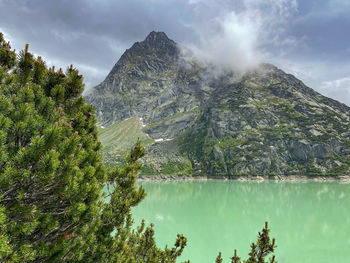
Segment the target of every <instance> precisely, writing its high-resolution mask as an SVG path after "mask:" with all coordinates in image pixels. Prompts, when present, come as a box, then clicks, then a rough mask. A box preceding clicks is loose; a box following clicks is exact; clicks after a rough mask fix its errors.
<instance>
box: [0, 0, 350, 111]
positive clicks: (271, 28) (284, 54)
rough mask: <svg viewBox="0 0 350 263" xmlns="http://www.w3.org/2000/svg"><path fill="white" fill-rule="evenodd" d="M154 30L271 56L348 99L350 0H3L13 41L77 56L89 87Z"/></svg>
mask: <svg viewBox="0 0 350 263" xmlns="http://www.w3.org/2000/svg"><path fill="white" fill-rule="evenodd" d="M152 30H155V31H164V32H166V33H167V35H168V36H169V37H170V38H171V39H173V40H175V41H176V42H178V43H180V44H181V45H182V46H183V47H186V48H188V49H189V50H191V51H193V52H192V53H193V54H195V55H196V56H197V57H198V58H201V59H203V60H207V61H210V62H212V63H216V64H217V65H219V66H221V67H224V68H236V69H241V70H245V69H247V68H249V67H251V66H253V65H254V64H257V63H260V62H269V63H273V64H275V65H277V66H278V67H280V68H282V69H283V70H285V71H287V72H289V73H292V74H294V75H296V76H297V77H298V78H300V79H301V80H303V81H304V82H305V83H306V84H307V85H309V86H310V87H312V88H314V89H315V90H317V91H319V92H321V93H322V94H324V95H326V96H329V97H332V98H335V99H337V100H340V101H342V102H344V103H346V104H348V105H350V1H349V0H74V1H70V0H50V1H48V0H0V32H3V33H5V36H6V38H7V39H8V40H10V41H11V43H12V47H14V48H16V49H17V50H20V49H22V48H23V47H24V45H25V43H29V44H30V49H31V51H32V52H33V53H34V54H37V55H41V56H43V57H44V58H45V60H46V61H47V63H48V65H53V64H54V65H56V66H58V67H62V68H66V67H67V66H68V65H70V64H74V65H75V66H76V67H78V68H79V69H80V71H81V72H82V73H83V74H84V77H85V83H86V87H87V88H91V87H93V86H94V85H96V84H98V83H100V82H101V81H102V80H103V79H104V78H105V77H106V75H107V74H108V72H109V71H110V70H111V68H112V67H113V65H114V64H115V63H116V62H117V60H118V59H119V57H120V56H121V54H122V53H123V52H124V51H125V49H127V48H129V47H130V46H131V45H132V44H133V43H134V42H136V41H141V40H143V39H144V38H145V37H146V36H147V35H148V33H149V32H150V31H152Z"/></svg>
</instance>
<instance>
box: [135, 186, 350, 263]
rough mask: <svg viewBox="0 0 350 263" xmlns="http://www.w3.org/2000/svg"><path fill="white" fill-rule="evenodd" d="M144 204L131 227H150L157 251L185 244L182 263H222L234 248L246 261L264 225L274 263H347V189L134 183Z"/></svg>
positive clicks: (349, 258) (349, 213)
mask: <svg viewBox="0 0 350 263" xmlns="http://www.w3.org/2000/svg"><path fill="white" fill-rule="evenodd" d="M138 184H142V185H143V187H144V188H145V190H146V192H147V196H146V198H145V200H143V201H142V202H141V204H139V206H137V207H136V208H134V209H133V215H134V219H135V223H136V224H137V225H139V223H140V222H141V219H142V218H143V219H145V221H146V223H154V225H155V226H154V228H155V237H156V241H157V244H158V246H159V247H161V248H164V246H165V245H166V244H168V246H171V247H172V246H173V243H174V241H175V238H176V234H177V233H181V234H184V235H185V236H186V237H187V239H188V246H187V247H186V249H185V251H184V253H183V256H182V257H181V258H180V260H179V262H180V261H182V260H186V259H189V260H191V262H192V263H206V262H213V263H214V262H215V258H216V256H217V255H218V252H219V251H221V252H222V256H223V258H224V262H230V260H229V257H231V256H232V255H233V250H234V249H235V248H236V249H237V251H238V255H239V256H241V257H242V258H243V259H246V258H247V255H248V252H249V246H250V244H251V243H252V242H256V237H257V233H258V232H259V231H261V229H262V228H263V226H264V222H265V221H268V222H269V227H270V229H271V232H270V234H271V237H275V238H276V244H277V249H276V259H277V261H278V262H279V263H292V262H293V263H295V262H298V263H309V262H312V263H323V262H325V263H326V262H327V263H329V262H337V263H343V262H344V263H345V262H347V263H348V262H350V184H347V183H343V182H331V181H329V182H314V181H300V182H281V181H262V182H258V181H248V182H247V181H230V180H228V181H223V180H209V181H172V182H141V183H138Z"/></svg>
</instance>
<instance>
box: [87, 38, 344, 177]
mask: <svg viewBox="0 0 350 263" xmlns="http://www.w3.org/2000/svg"><path fill="white" fill-rule="evenodd" d="M87 101H88V102H89V103H93V104H94V106H95V108H96V111H97V117H98V118H99V124H100V125H104V126H109V125H111V124H113V123H116V122H120V121H123V120H125V119H127V118H130V117H138V118H141V119H142V122H143V124H144V125H143V126H144V127H143V132H144V133H146V134H148V136H149V137H150V138H151V139H154V143H153V144H151V145H149V146H148V147H147V150H148V152H149V154H148V155H147V157H146V158H145V159H144V164H145V166H146V168H145V169H146V170H147V171H148V172H149V173H150V174H162V173H163V174H181V173H190V172H191V173H192V172H194V173H198V174H207V175H283V174H288V175H289V174H304V175H306V174H308V175H334V174H344V173H347V172H348V171H349V167H350V156H349V154H350V135H349V134H350V133H349V130H350V129H349V128H350V121H349V120H350V108H349V107H347V106H346V105H344V104H341V103H339V102H337V101H335V100H332V99H329V98H326V97H324V96H322V95H321V94H319V93H317V92H316V91H314V90H312V89H310V88H308V87H307V86H305V85H304V84H303V83H302V82H301V81H300V80H298V79H296V78H295V77H294V76H292V75H290V74H286V73H285V72H283V71H282V70H280V69H278V68H276V67H274V66H272V65H269V64H263V65H261V66H260V67H259V68H258V69H256V70H252V71H250V72H248V73H246V74H245V75H244V76H236V74H235V73H234V72H226V73H222V74H215V75H214V74H212V68H211V67H209V66H207V67H205V66H200V65H198V64H197V63H196V62H194V61H193V62H188V61H187V62H185V61H184V60H183V59H182V58H181V56H180V52H179V50H178V47H177V45H176V43H175V42H174V41H172V40H170V39H169V38H168V37H167V36H166V35H165V33H160V32H158V33H157V32H152V33H150V34H149V35H148V37H147V38H146V39H145V40H144V41H142V42H137V43H135V44H134V45H133V46H132V47H131V48H130V49H128V50H127V51H126V52H125V53H124V54H123V55H122V57H121V58H120V60H119V61H118V62H117V64H116V65H115V66H114V67H113V69H112V70H111V72H110V73H109V74H108V76H107V77H106V79H105V80H104V81H103V82H102V83H101V84H100V85H98V86H97V87H95V88H94V90H93V92H92V93H90V94H89V95H88V96H87Z"/></svg>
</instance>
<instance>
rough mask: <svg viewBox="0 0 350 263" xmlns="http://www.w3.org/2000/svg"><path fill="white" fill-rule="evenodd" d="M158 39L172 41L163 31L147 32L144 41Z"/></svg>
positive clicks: (157, 40) (155, 40)
mask: <svg viewBox="0 0 350 263" xmlns="http://www.w3.org/2000/svg"><path fill="white" fill-rule="evenodd" d="M159 41H162V42H163V41H169V42H173V41H172V40H170V39H169V38H168V36H167V35H166V34H165V33H164V32H156V31H152V32H151V33H149V34H148V36H147V37H146V39H145V42H159Z"/></svg>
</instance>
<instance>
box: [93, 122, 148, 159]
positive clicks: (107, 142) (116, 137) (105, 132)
mask: <svg viewBox="0 0 350 263" xmlns="http://www.w3.org/2000/svg"><path fill="white" fill-rule="evenodd" d="M137 138H140V140H141V142H142V144H143V145H144V146H147V145H150V144H152V143H154V140H152V139H151V138H149V137H148V136H147V134H145V133H144V132H143V131H142V123H141V121H140V120H139V119H138V118H137V117H133V118H130V119H127V120H124V121H121V122H118V123H115V124H113V125H111V126H109V127H107V128H99V139H100V141H101V143H102V145H103V146H104V147H103V149H102V154H103V155H104V158H105V162H106V163H110V164H114V163H115V162H116V161H117V162H118V161H119V160H123V159H124V157H125V155H126V154H127V153H128V151H129V150H130V149H131V147H132V146H133V145H134V144H135V142H136V140H137Z"/></svg>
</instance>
